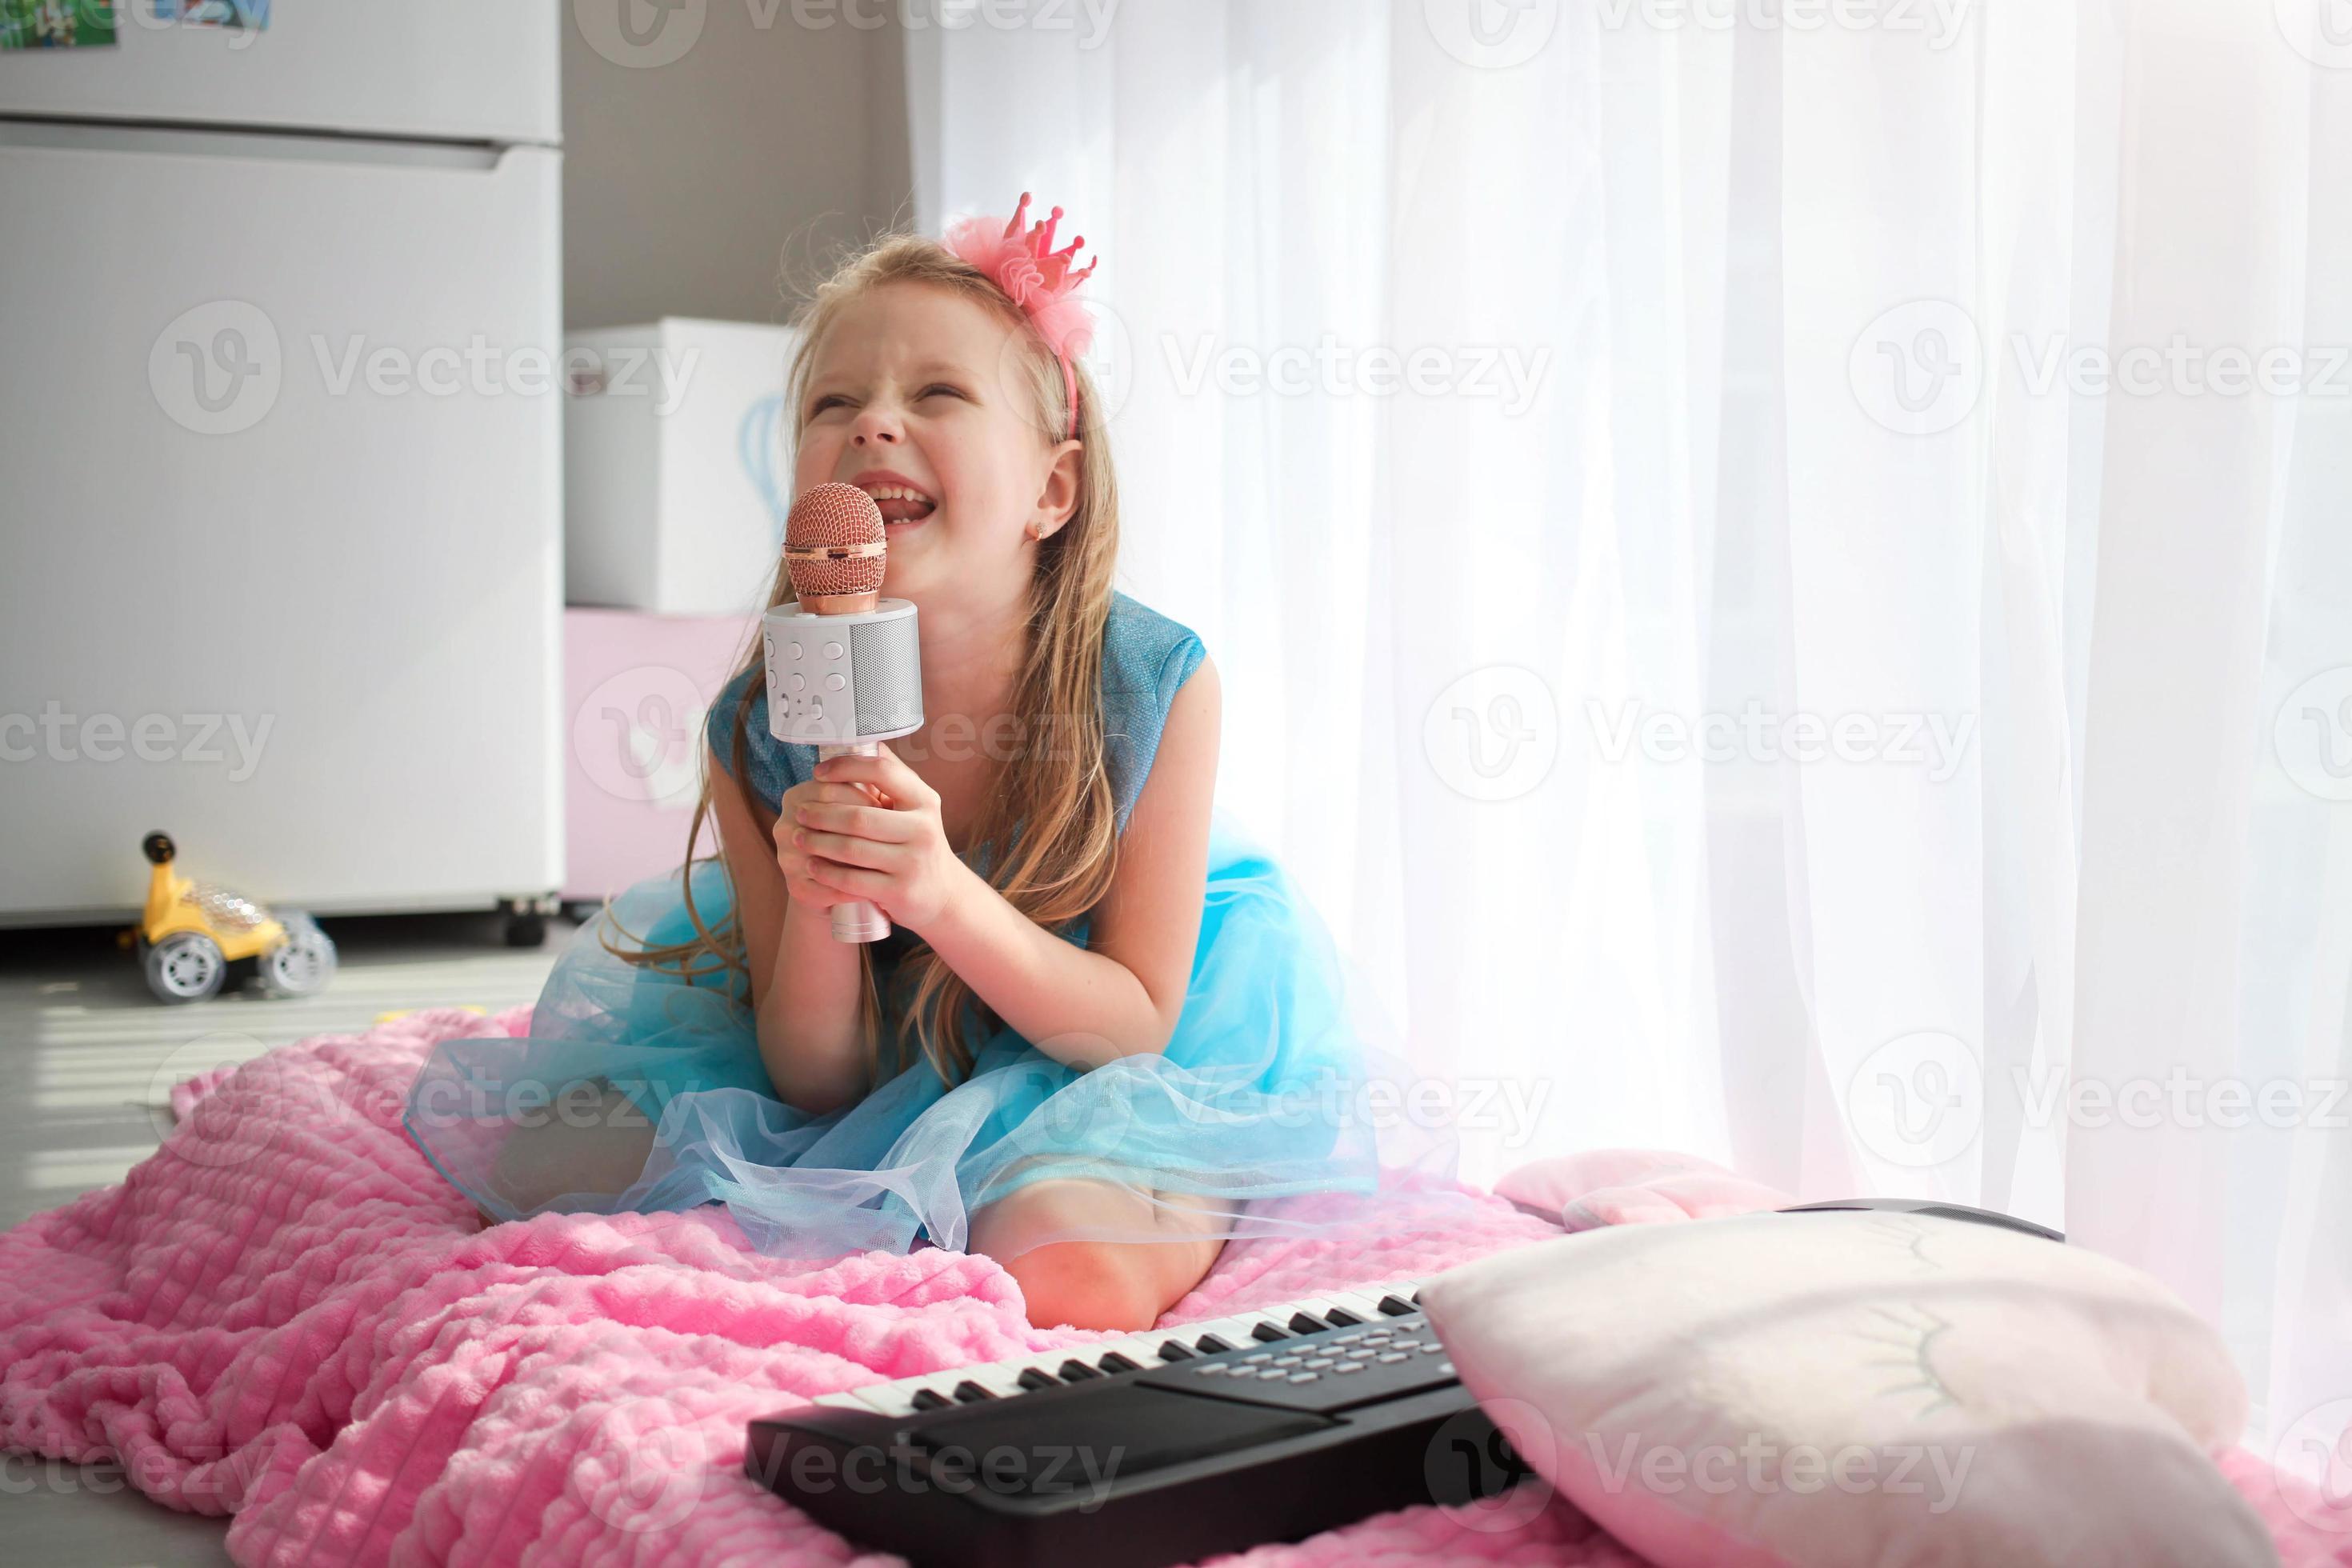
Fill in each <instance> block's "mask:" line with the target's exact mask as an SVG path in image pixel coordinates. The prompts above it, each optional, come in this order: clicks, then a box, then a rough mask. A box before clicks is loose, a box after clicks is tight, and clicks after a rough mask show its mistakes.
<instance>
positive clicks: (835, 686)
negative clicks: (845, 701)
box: [824, 675, 849, 691]
mask: <svg viewBox="0 0 2352 1568" xmlns="http://www.w3.org/2000/svg"><path fill="white" fill-rule="evenodd" d="M848 684H849V683H848V682H847V681H845V680H844V679H841V677H840V676H838V675H828V676H826V677H825V678H824V689H826V690H827V691H838V690H840V689H842V688H843V687H845V686H846V685H848Z"/></svg>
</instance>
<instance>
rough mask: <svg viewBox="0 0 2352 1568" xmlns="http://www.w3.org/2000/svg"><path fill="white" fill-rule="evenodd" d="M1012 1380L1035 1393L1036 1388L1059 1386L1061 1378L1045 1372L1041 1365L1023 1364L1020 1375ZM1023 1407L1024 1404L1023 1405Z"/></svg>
mask: <svg viewBox="0 0 2352 1568" xmlns="http://www.w3.org/2000/svg"><path fill="white" fill-rule="evenodd" d="M1013 1382H1015V1383H1017V1384H1020V1385H1021V1386H1022V1387H1024V1388H1025V1389H1027V1390H1029V1392H1030V1393H1032V1394H1034V1393H1036V1392H1037V1390H1039V1389H1041V1388H1059V1387H1061V1386H1062V1380H1061V1379H1060V1378H1058V1377H1055V1375H1054V1374H1053V1373H1050V1372H1047V1371H1046V1370H1045V1368H1044V1367H1042V1366H1024V1367H1023V1368H1022V1369H1021V1375H1020V1376H1019V1377H1016V1378H1014V1379H1013ZM1025 1408H1026V1406H1024V1409H1025Z"/></svg>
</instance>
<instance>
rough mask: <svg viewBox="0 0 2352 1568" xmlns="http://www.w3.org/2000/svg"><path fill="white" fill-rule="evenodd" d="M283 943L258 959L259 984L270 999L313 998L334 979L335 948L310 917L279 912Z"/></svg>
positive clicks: (284, 911)
mask: <svg viewBox="0 0 2352 1568" xmlns="http://www.w3.org/2000/svg"><path fill="white" fill-rule="evenodd" d="M277 919H278V923H279V924H281V925H283V926H284V927H285V928H286V940H285V941H284V942H279V943H278V945H277V946H276V947H273V948H271V949H270V950H269V951H268V952H266V953H263V954H262V955H261V983H262V984H263V985H264V986H265V987H266V988H267V989H268V992H269V994H271V995H272V996H315V995H316V994H319V993H320V992H321V991H324V990H325V989H326V988H327V982H329V981H330V980H332V979H333V978H334V977H335V944H334V942H332V941H331V940H330V939H329V937H328V935H327V933H326V932H325V931H320V929H319V928H318V927H317V926H316V925H314V924H312V923H311V921H310V916H308V915H305V914H299V913H294V912H290V911H288V910H278V912H277Z"/></svg>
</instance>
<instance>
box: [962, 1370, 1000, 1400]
mask: <svg viewBox="0 0 2352 1568" xmlns="http://www.w3.org/2000/svg"><path fill="white" fill-rule="evenodd" d="M955 1396H956V1398H957V1399H958V1400H959V1401H961V1403H963V1404H965V1405H978V1404H979V1403H980V1402H981V1401H982V1400H983V1399H993V1398H995V1397H996V1395H994V1394H991V1393H989V1392H988V1390H986V1389H984V1388H982V1387H981V1385H980V1384H976V1383H974V1382H972V1380H971V1379H970V1378H968V1377H967V1378H965V1379H964V1380H963V1381H962V1382H961V1383H959V1384H956V1385H955Z"/></svg>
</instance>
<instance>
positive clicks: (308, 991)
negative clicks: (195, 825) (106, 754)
mask: <svg viewBox="0 0 2352 1568" xmlns="http://www.w3.org/2000/svg"><path fill="white" fill-rule="evenodd" d="M140 847H141V848H142V849H143V850H144V851H146V855H147V858H148V860H149V861H150V862H151V863H152V865H153V866H154V868H155V869H154V870H153V871H152V873H151V874H150V875H149V877H148V879H147V910H146V913H145V915H144V916H143V917H142V919H141V921H140V923H139V925H138V927H137V928H136V929H134V930H133V931H130V932H128V933H127V935H128V936H129V937H130V938H131V941H132V942H134V943H135V945H136V947H137V950H138V953H139V963H140V966H141V967H142V969H144V970H145V971H146V972H147V988H148V989H149V990H150V991H152V992H153V993H155V995H156V997H157V998H158V999H159V1000H161V1001H164V1002H200V1001H202V1000H204V998H205V997H207V996H210V995H211V994H214V993H215V992H216V991H218V990H219V989H220V988H221V982H222V981H223V980H225V979H226V978H227V975H228V966H229V965H230V964H232V963H238V962H239V961H241V960H245V959H253V960H257V964H256V967H257V970H258V972H259V973H260V976H261V983H262V985H263V986H264V988H266V989H267V990H268V992H269V994H271V995H273V996H309V995H312V994H316V993H318V992H320V991H323V990H325V989H326V986H327V982H329V981H330V980H332V979H333V978H334V977H335V944H334V942H332V941H331V940H329V938H328V936H327V933H326V932H325V931H320V929H319V926H318V922H317V921H313V920H312V919H311V918H310V916H309V915H306V914H304V913H303V912H302V911H301V910H266V909H263V908H262V907H261V906H260V905H259V904H257V903H255V902H253V901H252V900H250V899H246V898H241V897H239V896H238V895H237V894H236V893H232V892H229V891H227V890H226V889H221V888H215V887H211V886H209V885H207V884H205V883H203V882H193V881H190V880H189V879H187V878H185V877H182V876H178V875H176V874H174V873H173V870H172V858H173V855H175V854H176V853H177V851H176V850H175V849H174V848H173V846H172V840H171V838H170V837H169V836H167V835H165V834H162V833H151V834H149V835H148V836H147V837H145V838H144V839H143V840H142V841H141V844H140Z"/></svg>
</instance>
